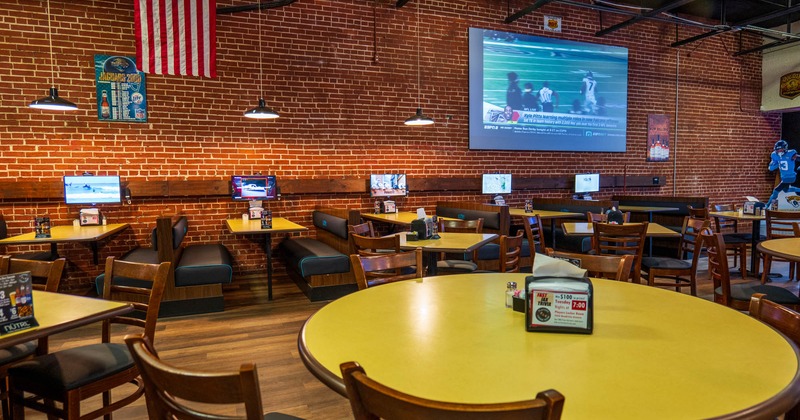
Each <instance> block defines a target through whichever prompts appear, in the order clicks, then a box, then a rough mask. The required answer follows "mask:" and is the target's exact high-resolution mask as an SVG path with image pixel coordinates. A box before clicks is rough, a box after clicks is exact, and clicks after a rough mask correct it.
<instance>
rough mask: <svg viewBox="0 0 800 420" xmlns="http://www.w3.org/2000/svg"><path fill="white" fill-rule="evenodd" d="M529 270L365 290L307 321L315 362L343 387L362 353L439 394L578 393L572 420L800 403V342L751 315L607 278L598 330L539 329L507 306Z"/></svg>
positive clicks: (475, 397) (387, 372) (305, 333)
mask: <svg viewBox="0 0 800 420" xmlns="http://www.w3.org/2000/svg"><path fill="white" fill-rule="evenodd" d="M525 276H526V274H521V273H515V274H501V273H492V274H459V275H448V276H440V277H426V278H424V279H420V280H407V281H402V282H397V283H391V284H386V285H381V286H379V287H371V288H369V289H365V290H361V291H358V292H356V293H352V294H350V295H347V296H344V297H342V298H340V299H338V300H336V301H333V302H331V303H329V304H328V305H326V306H325V307H323V308H322V309H320V310H319V311H318V312H317V313H315V314H314V315H312V316H311V317H310V318H309V319H308V320H307V321H306V323H305V325H304V326H303V328H302V330H301V331H300V334H299V337H298V348H299V350H300V356H301V359H302V360H303V363H305V365H306V367H307V368H308V369H309V370H310V371H311V372H312V373H313V374H314V375H315V376H316V377H317V378H319V379H320V380H321V381H322V382H323V383H325V384H326V385H327V386H329V387H330V388H331V389H333V390H334V391H336V392H338V393H339V394H341V395H345V390H344V384H343V383H342V380H341V373H340V371H339V364H340V363H342V362H345V361H351V360H354V361H357V362H358V363H360V364H361V365H362V366H364V368H365V369H366V371H367V374H368V375H369V376H370V377H372V378H374V379H375V380H377V381H379V382H381V383H383V384H385V385H387V386H389V387H392V388H395V389H397V390H399V391H402V392H406V393H409V394H412V395H416V396H420V397H424V398H430V399H434V400H444V401H451V402H459V403H497V402H508V401H519V400H526V399H530V398H533V396H535V395H536V393H537V392H538V391H542V390H546V389H550V388H553V389H556V390H558V391H559V392H561V393H562V394H564V396H565V397H566V404H565V405H564V413H563V418H565V419H599V418H614V419H651V418H695V419H697V418H709V417H714V416H721V415H726V414H730V413H739V414H742V411H744V410H752V412H750V414H751V415H752V417H751V418H774V417H776V416H778V415H780V414H782V413H784V412H785V411H787V410H788V409H789V408H790V407H791V406H792V405H794V402H795V401H797V398H800V375H799V374H798V372H799V370H798V366H799V364H798V349H797V347H796V346H795V345H794V344H792V343H791V342H789V341H788V340H787V339H786V338H785V337H784V336H782V335H781V334H779V333H777V332H776V331H775V330H773V329H772V328H770V327H768V326H767V325H765V324H763V323H761V322H759V321H757V320H755V319H753V318H751V317H749V316H747V315H744V314H742V313H740V312H738V311H734V310H731V309H730V308H727V307H724V306H722V305H719V304H715V303H713V302H710V301H707V300H704V299H699V298H697V297H694V296H690V295H686V294H682V293H675V292H673V291H670V290H663V289H659V288H655V287H648V286H643V285H639V284H633V283H627V282H617V281H612V280H600V279H593V280H592V281H593V283H594V292H595V301H594V310H595V312H594V333H593V334H592V335H582V334H557V333H529V332H526V331H525V327H524V323H525V315H524V314H523V313H520V312H514V311H513V310H511V309H507V308H505V305H504V302H505V297H504V292H505V289H506V282H508V281H516V282H517V284H519V285H524V284H525V283H524V281H525ZM356 320H357V322H355V321H356ZM675 355H680V361H679V362H677V361H675ZM756 355H757V356H756ZM754 357H755V358H757V360H758V363H757V365H758V366H754V365H753V360H755V359H754ZM668 360H669V361H668ZM742 416H743V414H742Z"/></svg>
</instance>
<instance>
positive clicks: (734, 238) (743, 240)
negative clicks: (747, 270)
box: [722, 233, 753, 245]
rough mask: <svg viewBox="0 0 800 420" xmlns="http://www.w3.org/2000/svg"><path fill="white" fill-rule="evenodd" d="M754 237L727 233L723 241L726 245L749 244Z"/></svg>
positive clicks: (723, 236)
mask: <svg viewBox="0 0 800 420" xmlns="http://www.w3.org/2000/svg"><path fill="white" fill-rule="evenodd" d="M752 237H753V235H749V234H744V233H726V234H723V235H722V239H724V240H725V245H730V244H749V243H750V238H752Z"/></svg>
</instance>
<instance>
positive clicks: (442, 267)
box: [436, 217, 483, 274]
mask: <svg viewBox="0 0 800 420" xmlns="http://www.w3.org/2000/svg"><path fill="white" fill-rule="evenodd" d="M438 228H439V232H458V233H481V232H483V218H482V217H479V218H477V219H473V220H463V219H443V218H441V217H440V218H439V220H438ZM476 252H477V251H475V253H476ZM475 253H472V254H471V255H470V254H464V255H454V254H446V253H444V252H443V253H441V256H440V257H439V260H438V261H436V271H437V273H438V274H459V273H471V272H473V271H475V270H477V269H478V264H476V263H475V262H474V261H475ZM459 257H460V258H459Z"/></svg>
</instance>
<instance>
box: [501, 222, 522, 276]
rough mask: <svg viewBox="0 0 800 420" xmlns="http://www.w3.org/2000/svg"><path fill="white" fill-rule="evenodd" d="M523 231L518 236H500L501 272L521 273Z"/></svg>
mask: <svg viewBox="0 0 800 420" xmlns="http://www.w3.org/2000/svg"><path fill="white" fill-rule="evenodd" d="M524 237H525V236H524V235H523V234H522V231H519V232H517V236H508V235H500V239H499V242H500V272H501V273H517V272H519V258H520V256H521V255H522V238H524Z"/></svg>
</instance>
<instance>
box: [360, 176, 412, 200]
mask: <svg viewBox="0 0 800 420" xmlns="http://www.w3.org/2000/svg"><path fill="white" fill-rule="evenodd" d="M406 195H408V185H407V184H406V174H372V175H370V176H369V196H370V197H373V198H375V197H400V196H406Z"/></svg>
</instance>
